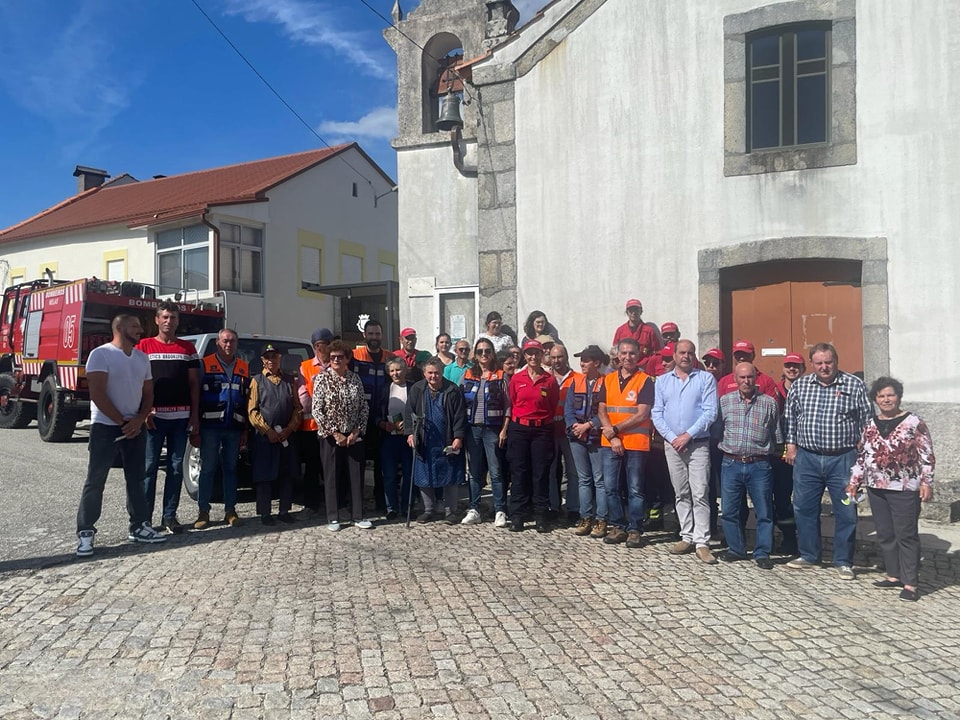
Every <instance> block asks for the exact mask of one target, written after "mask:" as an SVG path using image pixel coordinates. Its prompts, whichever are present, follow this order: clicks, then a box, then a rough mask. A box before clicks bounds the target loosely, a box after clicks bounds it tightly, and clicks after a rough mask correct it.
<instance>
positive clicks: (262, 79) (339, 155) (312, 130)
mask: <svg viewBox="0 0 960 720" xmlns="http://www.w3.org/2000/svg"><path fill="white" fill-rule="evenodd" d="M190 2H192V3H193V5H194V7H196V8H197V10H199V11H200V14H201V15H203V17H205V18H206V19H207V22H208V23H210V25H211V26H212V27H213V29H214V30H216V31H217V33H218V34H219V35H220V37H221V38H223V40H224V42H226V43H227V45H229V46H230V47H231V48H232V49H233V51H234V52H235V53H236V54H237V55H238V56H239V57H240V59H241V60H243V62H244V63H246V65H247V67H248V68H250V70H252V71H253V74H254V75H256V76H257V77H258V78H260V82H262V83H263V84H264V85H265V86H266V87H267V89H268V90H269V91H270V92H272V93H273V94H274V95H275V96H276V98H277V100H279V101H280V102H281V103H282V104H283V106H284V107H285V108H287V110H289V111H290V112H291V113H292V114H293V116H294V117H295V118H297V120H299V121H300V124H301V125H303V126H304V127H305V128H306V129H307V130H309V131H310V133H311V134H312V135H314V136H315V137H316V138H317V139H318V140H319V141H320V142H321V143H323V145H324V147H326V148H328V149H330V150H333V146H332V145H331V144H330V143H328V142H327V141H326V140H325V139H324V137H323V136H322V135H321V134H320V133H318V132H317V130H316V129H315V128H314V127H313V126H312V125H310V123H308V122H307V121H306V120H305V119H304V118H303V116H302V115H301V114H300V113H298V112H297V111H296V110H295V109H294V108H293V106H292V105H291V104H290V103H289V102H287V100H286V99H285V98H284V97H283V95H281V94H280V92H279V91H278V90H277V89H276V88H275V87H274V86H273V85H271V84H270V81H269V80H267V78H265V77H264V76H263V73H261V72H260V71H259V70H257V68H256V67H255V66H254V64H253V63H252V62H250V60H248V59H247V56H246V55H244V54H243V52H241V50H240V48H238V47H237V46H236V45H235V44H234V42H233V41H232V40H231V39H230V38H229V37H227V34H226V33H225V32H224V31H223V30H221V29H220V26H219V25H217V23H216V22H215V21H214V20H213V18H212V17H210V15H208V14H207V11H206V10H204V9H203V8H202V7H201V6H200V3H199V2H197V0H190ZM336 157H337V158H338V159H339V160H340V161H341V162H342V163H343V164H344V165H346V166H347V167H348V168H350V169H351V170H353V172H355V173H356V174H357V175H358V176H360V177H362V178H363V179H364V180H365V181H366V182H367V184H368V185H369V186H370V187H371V188H372V187H373V182H371V180H370V178H368V177H367V176H366V175H364V174H363V173H362V172H360V171H359V170H357V168H355V167H354V166H353V165H351V164H350V162H349V161H348V160H347V159H346V158H345V157H343V154H342V153H337V155H336Z"/></svg>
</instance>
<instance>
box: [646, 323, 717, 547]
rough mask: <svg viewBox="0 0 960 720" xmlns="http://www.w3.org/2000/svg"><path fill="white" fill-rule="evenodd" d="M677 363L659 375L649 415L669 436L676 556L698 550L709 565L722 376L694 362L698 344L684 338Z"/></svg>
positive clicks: (676, 352)
mask: <svg viewBox="0 0 960 720" xmlns="http://www.w3.org/2000/svg"><path fill="white" fill-rule="evenodd" d="M674 356H675V359H676V367H674V369H673V370H671V371H670V372H668V373H667V374H666V375H661V376H660V377H658V378H657V381H656V385H655V387H654V390H655V393H654V402H653V409H652V410H651V412H650V417H651V418H652V420H653V424H654V426H655V427H656V428H657V432H659V433H660V434H661V435H662V436H663V439H664V450H665V452H666V454H667V467H668V468H669V470H670V482H671V483H672V484H673V489H674V491H675V492H676V495H677V519H678V520H679V521H680V541H679V542H677V543H676V544H675V545H673V546H672V547H671V548H670V552H671V553H673V554H674V555H682V554H684V553H688V552H692V551H693V550H694V549H696V553H697V558H698V559H699V560H700V561H701V562H704V563H707V564H708V565H713V564H714V563H716V562H717V559H716V558H715V557H714V556H713V553H712V552H710V548H709V547H708V545H707V543H709V542H710V443H709V440H710V425H711V423H713V421H714V419H715V418H716V416H717V381H716V380H715V379H714V377H713V375H711V374H710V373H709V372H707V371H706V370H699V369H697V368H696V367H695V366H694V365H695V363H696V358H697V348H696V346H695V345H694V344H693V343H692V342H691V341H689V340H680V341H679V342H678V343H677V347H676V349H675V350H674Z"/></svg>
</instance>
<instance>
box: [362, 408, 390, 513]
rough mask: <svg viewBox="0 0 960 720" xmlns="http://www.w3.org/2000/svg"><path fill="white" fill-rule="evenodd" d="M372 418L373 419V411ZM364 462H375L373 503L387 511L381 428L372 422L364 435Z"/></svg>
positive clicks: (379, 508) (378, 508)
mask: <svg viewBox="0 0 960 720" xmlns="http://www.w3.org/2000/svg"><path fill="white" fill-rule="evenodd" d="M370 417H373V411H371V414H370ZM363 447H364V448H365V449H364V453H365V454H364V461H367V460H373V501H374V503H375V504H376V508H377V510H386V509H387V497H386V495H385V494H384V492H383V467H381V461H380V428H378V427H377V424H376V423H374V422H371V423H369V424H368V425H367V429H366V432H364V434H363Z"/></svg>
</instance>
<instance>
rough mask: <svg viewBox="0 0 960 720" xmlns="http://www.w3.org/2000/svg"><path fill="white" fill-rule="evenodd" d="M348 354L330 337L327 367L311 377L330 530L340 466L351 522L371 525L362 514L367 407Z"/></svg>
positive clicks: (335, 518)
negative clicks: (347, 486) (344, 475)
mask: <svg viewBox="0 0 960 720" xmlns="http://www.w3.org/2000/svg"><path fill="white" fill-rule="evenodd" d="M352 357H353V353H352V352H351V350H350V348H349V347H348V346H347V344H346V343H344V342H343V341H342V340H334V341H333V342H332V343H330V367H328V368H327V369H326V370H325V371H323V372H321V373H317V376H316V377H315V378H314V379H313V419H314V420H316V422H317V435H318V436H319V437H320V462H321V463H322V465H323V478H324V481H323V493H324V504H325V505H326V508H327V529H328V530H330V531H332V532H336V531H337V530H339V529H340V521H339V513H338V505H337V482H336V478H338V477H339V476H340V472H341V469H342V468H344V467H345V468H346V469H347V473H348V475H349V476H350V513H351V516H352V518H353V523H354V525H356V526H357V527H358V528H360V529H362V530H370V529H371V528H373V523H372V522H370V521H369V520H367V519H365V518H364V517H363V469H364V468H363V465H364V459H363V458H364V455H363V453H364V447H363V432H364V430H365V429H366V427H367V418H368V416H369V414H370V407H369V405H368V404H367V401H366V399H365V397H364V392H363V383H361V382H360V377H359V376H358V375H357V374H356V373H354V372H351V371H350V370H349V369H348V368H347V363H349V362H350V359H351V358H352Z"/></svg>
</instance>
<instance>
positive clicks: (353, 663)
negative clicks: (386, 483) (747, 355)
mask: <svg viewBox="0 0 960 720" xmlns="http://www.w3.org/2000/svg"><path fill="white" fill-rule="evenodd" d="M111 484H112V485H114V486H117V485H119V484H120V483H119V482H114V480H113V476H112V477H111ZM188 502H189V501H187V500H185V501H184V504H185V505H186V504H187V503H188ZM218 510H219V508H217V509H216V510H215V511H214V517H219V515H217V511H218ZM248 511H249V509H248ZM108 524H109V527H110V530H111V534H110V537H114V538H119V536H120V535H121V534H122V532H121V531H122V529H123V519H122V512H121V511H120V509H119V508H117V509H115V510H114V511H111V514H110V518H109V520H108V522H107V518H105V521H102V523H101V525H102V526H103V527H104V529H105V530H106V528H107V526H108ZM63 536H64V539H63V542H61V543H60V552H61V553H63V554H61V555H57V556H49V557H45V558H40V559H39V560H38V561H36V562H29V561H28V562H20V563H7V564H0V717H4V718H36V717H41V718H52V717H58V718H77V717H84V718H97V719H100V718H110V717H116V718H140V717H143V718H211V719H213V718H232V719H235V720H240V719H243V718H283V719H286V718H321V717H348V718H363V717H373V718H378V719H380V718H384V719H386V718H421V717H428V718H443V717H448V718H453V717H457V718H460V717H468V716H469V717H471V718H488V717H489V718H508V717H509V718H537V719H540V718H577V719H586V718H625V717H626V718H694V719H700V718H703V719H710V718H795V717H803V718H806V717H810V718H827V719H835V718H851V719H859V718H903V717H912V718H960V653H958V652H957V648H958V647H960V624H958V623H957V615H958V610H960V591H958V588H957V585H956V582H957V576H958V574H960V573H958V572H957V571H958V567H957V557H956V556H955V555H953V554H949V555H948V554H942V553H941V554H939V555H935V556H933V557H928V558H926V559H925V565H924V569H923V578H922V581H923V589H924V590H926V594H925V595H924V596H923V597H922V598H921V600H920V602H918V603H915V604H909V603H904V602H901V601H899V600H898V598H897V592H896V591H889V590H888V591H884V590H878V589H874V588H872V587H871V586H870V582H871V580H873V579H875V578H877V577H879V575H878V574H877V573H876V572H875V571H870V570H867V569H862V570H861V575H860V577H859V578H858V580H857V581H856V582H844V581H841V580H840V579H839V578H838V577H837V576H836V575H835V574H834V573H833V571H832V570H831V569H830V568H827V567H825V568H823V569H820V570H812V571H792V570H788V569H787V568H784V567H783V566H782V565H778V566H777V567H776V568H775V569H774V570H772V571H768V572H764V571H762V570H759V569H758V568H756V567H755V566H754V565H753V564H752V563H738V564H735V565H725V564H720V565H716V566H710V567H708V566H705V565H703V564H701V563H700V562H698V561H697V560H696V559H695V558H694V557H693V556H692V555H687V556H680V557H675V556H671V555H669V554H668V553H667V552H666V547H667V545H668V543H669V542H670V541H671V540H672V538H671V537H670V536H668V535H667V534H659V535H652V536H650V540H651V544H650V545H648V546H647V547H645V548H643V549H641V550H628V549H626V548H625V547H623V546H616V547H611V546H605V545H604V544H603V543H601V542H598V541H596V540H590V539H581V538H577V537H574V536H573V535H572V532H571V531H570V530H568V529H563V530H555V531H554V532H552V533H550V534H547V535H538V534H536V533H535V532H533V531H532V529H531V530H529V531H526V532H524V533H521V534H516V533H510V532H507V531H505V530H498V529H495V528H494V527H493V525H492V524H490V523H484V524H482V525H479V526H469V527H462V526H453V527H451V526H445V525H442V524H439V523H434V524H430V525H424V526H414V527H412V528H410V529H407V528H405V527H404V526H403V525H401V524H393V525H381V526H379V527H377V528H376V529H375V530H373V531H368V532H365V531H361V530H358V529H357V528H354V527H346V528H344V529H343V530H342V531H341V532H339V533H336V534H334V533H330V532H328V531H327V530H326V529H325V528H324V527H323V526H322V525H320V524H319V523H318V521H317V520H310V519H307V518H301V522H299V523H298V524H297V525H294V526H291V527H290V528H283V529H282V530H274V529H266V528H263V527H262V526H261V525H260V524H259V522H249V521H248V522H247V523H246V524H245V525H244V526H243V527H242V528H233V529H231V528H228V527H225V526H222V525H215V526H213V527H211V528H209V529H207V530H204V531H202V532H191V533H188V534H186V535H182V536H175V537H172V538H171V539H170V540H169V542H167V543H166V544H165V545H163V546H156V547H143V546H132V545H127V544H124V543H122V542H120V539H114V540H112V541H110V540H107V539H106V538H107V533H106V532H103V533H101V534H100V535H98V547H97V554H96V555H95V556H94V557H93V558H91V559H88V560H83V561H78V560H74V559H72V557H71V556H72V550H73V541H72V538H71V536H70V534H69V533H68V532H65V533H64V534H63ZM111 542H112V544H111ZM864 557H866V558H867V559H868V560H869V556H868V555H865V556H864Z"/></svg>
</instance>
